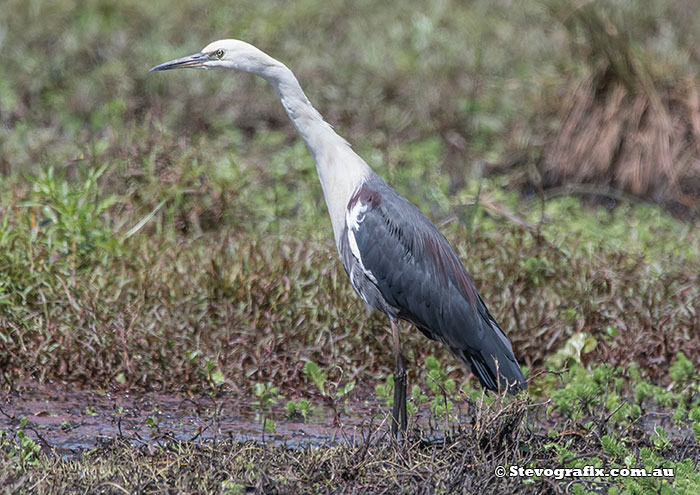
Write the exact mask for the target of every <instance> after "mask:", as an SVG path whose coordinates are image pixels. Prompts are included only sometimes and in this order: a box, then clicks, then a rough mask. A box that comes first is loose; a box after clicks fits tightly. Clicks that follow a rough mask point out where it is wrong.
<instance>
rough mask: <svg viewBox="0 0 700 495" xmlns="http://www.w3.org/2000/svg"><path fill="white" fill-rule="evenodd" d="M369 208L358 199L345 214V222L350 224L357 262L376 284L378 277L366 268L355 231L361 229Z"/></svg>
mask: <svg viewBox="0 0 700 495" xmlns="http://www.w3.org/2000/svg"><path fill="white" fill-rule="evenodd" d="M367 208H368V207H367V205H366V204H364V203H362V201H357V202H356V203H355V204H354V205H353V207H352V208H351V209H350V210H348V212H347V214H346V215H345V222H346V224H347V226H348V230H347V232H348V245H349V246H350V252H351V253H352V255H353V257H354V258H355V259H356V260H357V263H358V264H359V265H360V269H361V270H362V272H363V273H364V274H365V275H366V276H367V277H368V278H369V279H370V280H371V281H372V282H374V283H375V284H376V283H377V279H376V278H375V277H374V275H372V272H370V271H369V270H368V269H367V268H365V265H364V263H363V262H362V254H361V253H360V248H359V247H358V245H357V239H355V232H357V231H358V230H359V229H360V224H361V223H362V222H364V220H365V213H366V212H367Z"/></svg>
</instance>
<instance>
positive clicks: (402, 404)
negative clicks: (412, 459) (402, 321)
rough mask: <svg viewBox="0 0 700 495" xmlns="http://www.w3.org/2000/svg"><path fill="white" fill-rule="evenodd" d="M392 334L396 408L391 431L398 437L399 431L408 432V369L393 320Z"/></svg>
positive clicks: (397, 328)
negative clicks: (405, 366)
mask: <svg viewBox="0 0 700 495" xmlns="http://www.w3.org/2000/svg"><path fill="white" fill-rule="evenodd" d="M391 335H392V337H393V339H394V409H393V412H392V417H393V421H392V423H391V433H392V434H393V435H394V438H398V433H399V431H400V432H401V435H402V436H403V435H405V434H406V427H407V426H408V417H407V414H406V369H405V368H404V359H403V356H402V355H401V338H400V336H399V326H398V325H397V324H396V322H394V321H392V322H391Z"/></svg>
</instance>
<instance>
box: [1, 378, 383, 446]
mask: <svg viewBox="0 0 700 495" xmlns="http://www.w3.org/2000/svg"><path fill="white" fill-rule="evenodd" d="M336 409H339V410H340V411H339V412H338V414H336V413H334V412H333V410H332V409H331V408H329V407H324V406H323V405H315V406H314V411H313V414H311V415H310V416H309V417H307V418H306V420H304V418H302V417H301V415H296V417H293V418H288V417H287V415H286V413H285V411H284V401H282V400H280V401H279V402H278V403H277V404H275V405H273V406H271V407H270V408H268V409H267V413H266V415H267V417H270V418H272V419H273V421H274V422H275V432H274V434H271V433H269V432H264V431H263V427H262V416H261V414H260V412H261V411H260V407H259V406H258V405H256V404H254V403H251V402H250V401H248V400H244V399H242V398H240V397H237V396H236V395H233V394H222V395H221V396H219V397H215V398H214V397H211V396H207V395H203V396H200V397H187V396H184V395H175V394H162V393H129V392H106V393H105V392H94V391H83V390H75V389H71V388H67V387H65V386H62V385H57V384H51V385H42V386H40V385H36V384H23V385H21V386H18V387H16V390H15V391H13V392H11V393H3V394H2V395H0V430H5V431H13V430H17V429H20V428H22V429H23V430H24V432H25V433H26V434H27V435H28V436H30V437H32V438H33V439H34V440H36V441H38V442H39V443H40V444H41V445H42V448H44V449H48V450H51V451H53V452H55V453H57V454H59V455H64V456H71V455H72V454H78V453H80V452H81V451H84V450H87V449H92V448H96V447H99V446H100V445H103V444H105V443H109V442H111V441H112V440H114V439H115V438H126V439H128V440H129V441H132V442H134V443H135V444H147V445H151V444H155V443H158V442H159V441H170V440H173V439H175V440H182V441H192V440H215V439H226V440H234V441H248V440H253V441H258V442H266V443H272V444H276V445H286V446H289V447H292V448H294V447H303V446H306V445H319V446H328V445H334V444H337V443H338V442H353V441H354V440H357V441H359V440H360V437H361V436H362V435H363V434H364V433H365V432H366V431H367V430H368V429H369V428H374V429H376V428H377V427H378V426H379V425H380V424H381V423H382V421H386V411H383V410H382V408H381V407H380V406H379V404H377V403H376V402H369V401H354V402H352V403H348V404H342V405H341V406H339V407H336ZM23 418H24V419H26V424H25V425H24V426H22V422H23V421H24V419H23Z"/></svg>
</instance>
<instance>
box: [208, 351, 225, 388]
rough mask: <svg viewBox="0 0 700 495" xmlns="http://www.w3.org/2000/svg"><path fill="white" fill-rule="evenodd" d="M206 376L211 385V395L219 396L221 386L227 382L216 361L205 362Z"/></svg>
mask: <svg viewBox="0 0 700 495" xmlns="http://www.w3.org/2000/svg"><path fill="white" fill-rule="evenodd" d="M204 369H205V376H206V379H207V383H208V384H209V390H210V393H211V394H212V395H213V396H217V395H218V394H219V391H220V390H221V386H222V385H223V384H224V382H225V381H226V378H224V374H223V373H222V372H221V370H220V369H218V367H217V364H216V361H214V360H212V359H208V358H207V359H205V361H204Z"/></svg>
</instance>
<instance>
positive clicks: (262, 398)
mask: <svg viewBox="0 0 700 495" xmlns="http://www.w3.org/2000/svg"><path fill="white" fill-rule="evenodd" d="M253 395H255V397H257V400H256V401H255V402H254V404H255V405H256V406H258V420H259V421H260V424H261V425H262V431H263V441H264V440H265V432H267V433H270V434H272V433H275V429H276V428H277V425H276V424H275V422H274V421H273V420H272V418H270V408H271V406H272V405H273V404H276V403H277V402H278V401H279V400H280V399H281V398H282V396H281V395H280V393H279V388H277V387H275V386H273V385H272V383H271V382H267V383H256V384H255V388H254V389H253Z"/></svg>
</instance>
